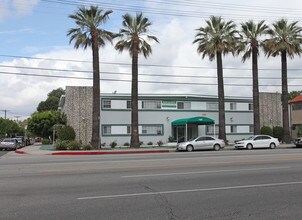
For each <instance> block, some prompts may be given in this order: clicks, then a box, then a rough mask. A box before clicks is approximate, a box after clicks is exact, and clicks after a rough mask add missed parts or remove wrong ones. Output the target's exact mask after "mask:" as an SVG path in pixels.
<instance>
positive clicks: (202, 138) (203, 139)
mask: <svg viewBox="0 0 302 220" xmlns="http://www.w3.org/2000/svg"><path fill="white" fill-rule="evenodd" d="M205 140H206V138H205V137H200V138H198V139H197V140H196V141H205Z"/></svg>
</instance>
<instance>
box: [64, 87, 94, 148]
mask: <svg viewBox="0 0 302 220" xmlns="http://www.w3.org/2000/svg"><path fill="white" fill-rule="evenodd" d="M64 112H65V113H66V115H67V124H68V125H70V126H72V127H73V128H74V130H75V133H76V140H78V141H80V142H82V143H83V144H89V142H90V141H91V134H92V87H84V86H81V87H79V86H67V87H66V92H65V106H64Z"/></svg>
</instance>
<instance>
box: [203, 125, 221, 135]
mask: <svg viewBox="0 0 302 220" xmlns="http://www.w3.org/2000/svg"><path fill="white" fill-rule="evenodd" d="M218 130H219V126H218V125H215V133H216V134H218ZM206 133H207V134H214V125H207V126H206Z"/></svg>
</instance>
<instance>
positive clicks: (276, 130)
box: [273, 126, 283, 141]
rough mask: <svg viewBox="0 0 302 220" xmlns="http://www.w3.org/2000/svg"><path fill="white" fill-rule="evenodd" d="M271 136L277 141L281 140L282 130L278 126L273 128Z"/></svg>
mask: <svg viewBox="0 0 302 220" xmlns="http://www.w3.org/2000/svg"><path fill="white" fill-rule="evenodd" d="M273 136H274V137H275V138H278V140H279V141H282V139H283V128H282V127H280V126H276V127H273Z"/></svg>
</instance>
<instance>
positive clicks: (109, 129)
mask: <svg viewBox="0 0 302 220" xmlns="http://www.w3.org/2000/svg"><path fill="white" fill-rule="evenodd" d="M103 134H111V126H108V125H105V126H104V127H103Z"/></svg>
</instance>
